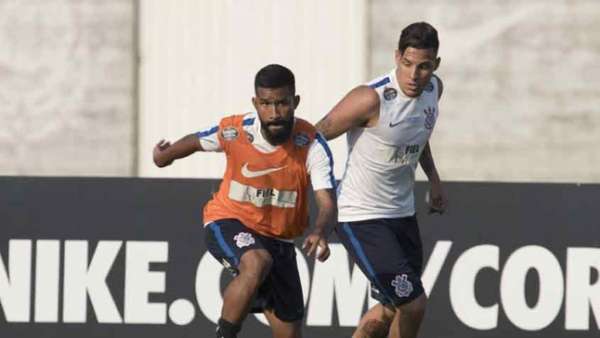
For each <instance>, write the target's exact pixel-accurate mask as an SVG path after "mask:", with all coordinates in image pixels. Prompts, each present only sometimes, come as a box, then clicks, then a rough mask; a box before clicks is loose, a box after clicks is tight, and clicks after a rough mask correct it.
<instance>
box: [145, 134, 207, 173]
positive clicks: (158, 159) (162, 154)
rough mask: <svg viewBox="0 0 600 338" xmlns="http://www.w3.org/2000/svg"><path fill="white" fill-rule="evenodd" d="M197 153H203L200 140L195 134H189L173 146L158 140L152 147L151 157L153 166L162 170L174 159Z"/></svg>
mask: <svg viewBox="0 0 600 338" xmlns="http://www.w3.org/2000/svg"><path fill="white" fill-rule="evenodd" d="M197 151H204V149H202V145H201V144H200V139H199V138H198V136H197V135H196V134H189V135H186V136H184V137H182V138H181V139H180V140H178V141H177V142H175V143H173V144H171V143H170V142H168V141H165V140H160V142H158V143H157V144H156V146H155V147H154V150H153V152H152V155H153V158H154V164H156V166H158V167H160V168H162V167H166V166H168V165H170V164H171V163H173V161H175V160H176V159H179V158H184V157H186V156H189V155H191V154H193V153H195V152H197Z"/></svg>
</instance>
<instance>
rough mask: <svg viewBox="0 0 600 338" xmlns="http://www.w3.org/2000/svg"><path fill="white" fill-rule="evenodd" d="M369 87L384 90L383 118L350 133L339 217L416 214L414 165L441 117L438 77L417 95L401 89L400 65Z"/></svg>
mask: <svg viewBox="0 0 600 338" xmlns="http://www.w3.org/2000/svg"><path fill="white" fill-rule="evenodd" d="M369 86H370V87H371V88H373V89H374V90H375V91H376V92H377V94H378V95H379V101H380V108H379V121H378V123H377V125H376V126H374V127H371V128H352V129H351V130H349V131H348V132H347V134H346V137H347V141H348V160H347V162H346V169H345V172H344V176H343V177H342V180H341V182H340V184H339V186H338V209H339V212H338V219H339V221H340V222H353V221H362V220H368V219H376V218H398V217H407V216H411V215H413V214H414V213H415V203H414V196H413V187H414V182H415V169H416V168H417V164H418V162H419V157H420V156H421V152H422V151H423V148H424V147H425V145H426V144H427V141H428V140H429V137H430V136H431V132H432V131H433V127H434V125H435V122H436V119H437V116H438V81H437V79H436V77H435V76H433V77H432V78H431V82H430V83H429V84H428V85H427V86H426V87H425V89H424V90H423V93H421V95H420V96H419V97H416V98H410V97H407V96H406V95H404V93H402V90H400V87H399V85H398V81H397V80H396V71H395V70H392V71H391V72H390V73H388V74H387V75H384V76H381V77H379V78H377V79H375V80H373V81H372V82H370V83H369Z"/></svg>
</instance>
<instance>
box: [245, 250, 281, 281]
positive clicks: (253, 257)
mask: <svg viewBox="0 0 600 338" xmlns="http://www.w3.org/2000/svg"><path fill="white" fill-rule="evenodd" d="M272 265H273V258H272V257H271V255H270V254H269V252H268V251H266V250H263V249H260V250H250V251H247V252H246V253H244V255H243V256H242V259H241V260H240V266H239V270H240V275H241V276H243V277H245V278H248V279H252V280H255V281H256V282H257V283H260V282H262V281H263V280H264V279H265V277H266V276H267V274H268V273H269V271H270V270H271V266H272Z"/></svg>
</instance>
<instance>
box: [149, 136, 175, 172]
mask: <svg viewBox="0 0 600 338" xmlns="http://www.w3.org/2000/svg"><path fill="white" fill-rule="evenodd" d="M170 146H171V142H169V141H165V140H160V141H159V142H158V143H157V144H156V145H155V146H154V150H153V151H152V157H153V160H154V164H156V166H157V167H159V168H162V167H166V166H168V165H170V164H171V163H173V160H171V159H166V158H165V155H166V153H165V151H166V150H167V149H168V148H169V147H170Z"/></svg>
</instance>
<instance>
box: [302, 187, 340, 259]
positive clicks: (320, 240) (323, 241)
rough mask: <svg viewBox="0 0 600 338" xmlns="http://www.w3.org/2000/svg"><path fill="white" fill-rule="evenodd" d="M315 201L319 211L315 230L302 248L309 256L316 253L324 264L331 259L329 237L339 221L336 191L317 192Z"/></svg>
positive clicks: (323, 190)
mask: <svg viewBox="0 0 600 338" xmlns="http://www.w3.org/2000/svg"><path fill="white" fill-rule="evenodd" d="M315 201H316V203H317V208H318V210H319V212H318V214H317V219H316V220H315V226H314V230H313V231H312V233H311V234H310V235H308V236H307V237H306V239H305V240H304V244H303V245H302V247H303V248H304V249H306V248H308V249H307V253H306V254H307V256H309V257H310V256H311V255H313V253H315V252H316V257H317V259H318V260H319V261H321V262H323V261H325V260H326V259H327V258H328V257H329V245H328V243H327V237H329V234H330V233H331V230H332V229H333V225H334V224H335V222H336V219H337V206H336V202H335V191H334V190H333V189H321V190H316V191H315Z"/></svg>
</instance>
